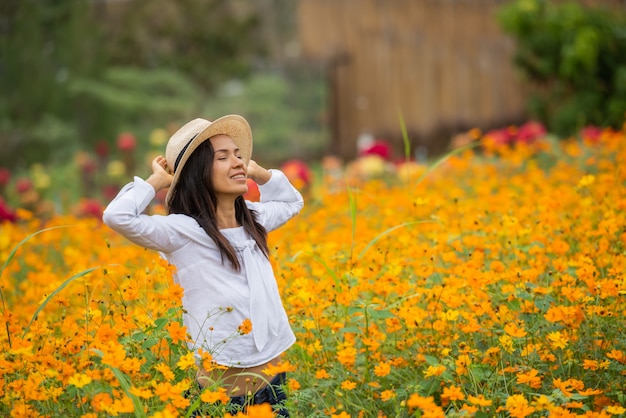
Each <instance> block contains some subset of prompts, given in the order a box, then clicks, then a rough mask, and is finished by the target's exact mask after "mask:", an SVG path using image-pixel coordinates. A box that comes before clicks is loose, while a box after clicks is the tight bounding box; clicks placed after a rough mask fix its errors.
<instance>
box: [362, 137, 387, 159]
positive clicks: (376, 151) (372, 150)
mask: <svg viewBox="0 0 626 418" xmlns="http://www.w3.org/2000/svg"><path fill="white" fill-rule="evenodd" d="M360 155H361V156H365V155H377V156H379V157H380V158H382V159H383V160H389V158H390V157H391V146H390V145H389V144H388V143H386V142H385V141H382V140H376V141H374V143H373V144H372V145H370V146H369V147H367V148H365V149H364V150H362V151H361V153H360Z"/></svg>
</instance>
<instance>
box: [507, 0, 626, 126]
mask: <svg viewBox="0 0 626 418" xmlns="http://www.w3.org/2000/svg"><path fill="white" fill-rule="evenodd" d="M498 18H499V22H500V24H501V25H502V27H503V28H504V30H505V31H506V32H507V33H508V34H510V35H512V36H513V37H514V39H515V40H516V42H517V52H516V56H515V64H516V65H517V67H518V68H519V69H520V70H521V71H522V73H523V74H524V75H525V76H526V78H527V79H528V81H530V83H531V85H532V86H533V87H535V89H534V92H533V95H532V97H531V98H530V99H529V103H528V107H529V111H530V113H531V115H532V116H533V117H536V118H538V119H539V120H541V121H542V122H543V123H545V124H546V125H547V126H548V127H549V129H550V130H551V131H553V132H555V133H557V134H559V135H562V136H567V135H571V134H572V133H573V132H576V131H577V130H578V129H580V128H582V127H584V126H586V125H597V126H612V127H620V126H621V124H622V122H623V120H624V115H625V113H626V30H624V28H625V27H626V15H625V14H624V13H618V12H610V11H607V10H604V9H600V8H586V7H584V6H582V5H580V4H575V3H560V4H553V2H550V1H546V0H517V1H513V2H510V3H507V4H506V5H505V6H503V7H502V8H501V10H500V13H499V15H498Z"/></svg>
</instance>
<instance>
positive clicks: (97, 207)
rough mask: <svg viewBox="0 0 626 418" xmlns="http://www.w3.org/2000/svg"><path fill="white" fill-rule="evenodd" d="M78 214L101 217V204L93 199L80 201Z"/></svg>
mask: <svg viewBox="0 0 626 418" xmlns="http://www.w3.org/2000/svg"><path fill="white" fill-rule="evenodd" d="M79 214H80V216H90V217H94V218H96V219H102V204H100V202H99V201H98V200H95V199H86V200H83V201H82V202H81V203H80V207H79Z"/></svg>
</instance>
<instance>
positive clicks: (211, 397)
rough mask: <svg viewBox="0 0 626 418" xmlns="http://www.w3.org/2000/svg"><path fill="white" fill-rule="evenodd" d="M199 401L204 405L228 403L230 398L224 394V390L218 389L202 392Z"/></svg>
mask: <svg viewBox="0 0 626 418" xmlns="http://www.w3.org/2000/svg"><path fill="white" fill-rule="evenodd" d="M200 399H201V400H202V402H204V403H217V402H222V403H228V401H229V400H230V397H229V396H228V395H227V393H226V389H224V388H218V389H217V390H215V391H212V390H204V391H203V392H202V394H201V395H200Z"/></svg>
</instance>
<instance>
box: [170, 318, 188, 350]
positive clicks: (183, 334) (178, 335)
mask: <svg viewBox="0 0 626 418" xmlns="http://www.w3.org/2000/svg"><path fill="white" fill-rule="evenodd" d="M165 329H166V330H167V332H168V333H169V335H170V338H171V339H172V343H174V344H178V343H179V342H185V341H187V327H185V326H181V324H180V322H178V321H173V322H170V323H169V324H168V325H167V327H166V328H165Z"/></svg>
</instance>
